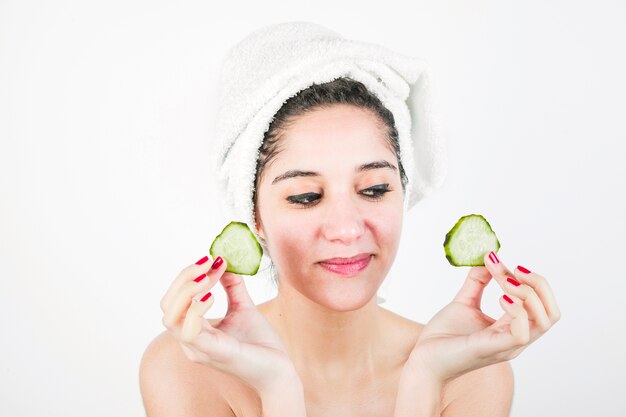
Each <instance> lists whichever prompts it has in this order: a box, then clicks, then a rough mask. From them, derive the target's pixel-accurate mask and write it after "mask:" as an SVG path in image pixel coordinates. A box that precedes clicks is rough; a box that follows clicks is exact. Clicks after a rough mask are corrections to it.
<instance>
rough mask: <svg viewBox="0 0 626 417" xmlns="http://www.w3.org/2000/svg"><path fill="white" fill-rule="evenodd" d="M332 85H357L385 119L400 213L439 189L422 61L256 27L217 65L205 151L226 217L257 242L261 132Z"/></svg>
mask: <svg viewBox="0 0 626 417" xmlns="http://www.w3.org/2000/svg"><path fill="white" fill-rule="evenodd" d="M340 77H348V78H351V79H353V80H355V81H359V82H361V83H363V84H364V85H365V87H366V88H367V89H368V90H369V91H370V92H371V93H373V94H374V95H375V96H376V97H378V99H380V101H381V102H382V104H383V105H384V106H385V107H386V108H387V109H388V110H389V111H390V112H391V113H392V114H393V117H394V120H395V125H396V129H397V130H398V139H399V144H400V158H401V162H402V165H403V166H404V169H405V172H406V175H407V177H408V184H407V189H406V196H405V209H406V210H408V209H409V208H411V207H412V206H414V205H415V203H417V202H418V201H420V200H421V199H422V198H424V197H426V196H428V195H429V194H431V193H432V192H434V191H435V190H436V189H438V188H440V187H441V186H442V184H443V181H444V179H445V177H446V173H447V155H446V149H445V143H444V140H443V138H442V137H441V136H440V133H439V127H438V120H437V118H436V115H435V111H434V109H433V108H432V107H433V106H432V97H431V93H430V86H429V79H428V70H427V68H426V64H425V62H424V61H423V60H421V59H418V58H413V57H409V56H405V55H402V54H399V53H396V52H394V51H391V50H389V49H386V48H384V47H382V46H379V45H375V44H370V43H365V42H359V41H355V40H350V39H345V38H344V37H342V36H341V35H339V34H338V33H336V32H334V31H332V30H330V29H328V28H326V27H323V26H320V25H318V24H314V23H310V22H288V23H280V24H274V25H271V26H267V27H263V28H261V29H258V30H256V31H254V32H252V33H251V34H249V35H248V36H247V37H246V38H244V39H243V40H242V41H240V42H239V43H238V44H236V45H235V46H234V47H233V48H232V49H231V50H230V51H229V52H228V53H227V55H226V57H225V59H224V61H223V64H222V68H221V75H220V81H219V97H218V100H219V103H218V114H217V119H216V134H215V138H214V140H215V145H214V147H213V149H212V150H213V154H212V165H213V168H214V169H215V174H216V177H217V179H218V183H219V187H220V192H221V194H220V195H221V198H222V199H223V202H224V203H225V206H226V209H227V210H228V211H229V215H230V217H231V218H232V219H233V220H238V221H243V222H245V223H247V224H248V225H249V226H250V227H251V229H252V230H253V232H254V233H255V234H256V235H257V237H258V234H257V230H256V224H255V220H254V207H253V201H252V196H253V188H254V181H255V175H256V163H257V158H258V155H259V148H260V146H261V144H262V142H263V138H264V135H265V132H266V131H267V130H268V128H269V125H270V123H271V122H272V120H273V117H274V115H275V114H276V112H277V111H278V110H279V109H280V108H281V106H282V105H283V104H284V103H285V102H286V101H287V100H288V99H289V98H291V97H293V96H295V95H296V94H297V93H298V92H299V91H301V90H304V89H306V88H307V87H309V86H311V85H312V84H322V83H326V82H330V81H333V80H335V79H337V78H340Z"/></svg>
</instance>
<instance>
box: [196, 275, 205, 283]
mask: <svg viewBox="0 0 626 417" xmlns="http://www.w3.org/2000/svg"><path fill="white" fill-rule="evenodd" d="M204 277H206V274H202V275H200V276H199V277H198V278H195V279H194V281H196V282H200V281H202V280H203V279H204Z"/></svg>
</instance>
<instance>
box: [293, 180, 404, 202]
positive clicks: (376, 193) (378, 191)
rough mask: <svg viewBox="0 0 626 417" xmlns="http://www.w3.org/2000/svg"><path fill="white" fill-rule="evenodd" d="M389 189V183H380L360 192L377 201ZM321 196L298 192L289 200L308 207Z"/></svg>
mask: <svg viewBox="0 0 626 417" xmlns="http://www.w3.org/2000/svg"><path fill="white" fill-rule="evenodd" d="M389 191H392V190H391V189H390V188H389V184H378V185H375V186H373V187H370V188H366V189H365V190H363V191H361V193H360V194H361V195H363V196H364V197H366V198H367V199H369V200H374V201H377V200H380V199H382V198H383V196H384V195H385V194H386V193H388V192H389ZM365 192H372V193H373V195H367V194H363V193H365ZM320 197H321V195H320V194H317V193H304V194H298V195H291V196H289V197H287V201H288V202H289V203H291V204H295V205H297V206H301V207H302V208H307V207H313V206H314V205H316V204H317V202H318V201H319V198H320ZM312 198H314V199H315V200H313V201H310V199H312ZM307 200H309V201H307Z"/></svg>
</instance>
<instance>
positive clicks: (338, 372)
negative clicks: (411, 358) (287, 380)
mask: <svg viewBox="0 0 626 417" xmlns="http://www.w3.org/2000/svg"><path fill="white" fill-rule="evenodd" d="M266 311H267V313H268V314H267V316H268V319H269V320H270V322H271V323H272V325H273V326H274V327H275V328H276V330H277V331H278V333H279V334H280V335H281V337H282V338H283V341H284V342H285V345H286V347H287V350H288V352H289V355H290V356H291V358H292V360H293V361H294V365H295V366H296V369H297V370H298V371H299V372H300V373H301V374H305V375H307V376H308V377H311V378H314V379H316V380H317V379H318V378H319V379H322V380H325V381H327V382H331V381H333V380H337V381H339V380H343V381H345V379H346V378H359V377H365V376H373V375H377V374H379V372H380V370H379V369H377V365H378V363H376V361H375V360H374V359H375V358H380V357H381V353H382V352H380V349H381V348H382V344H381V343H380V341H381V334H382V330H383V329H382V328H381V327H382V326H381V309H380V308H379V307H378V305H377V304H376V296H374V297H372V299H371V300H370V301H369V302H368V303H367V304H365V305H364V306H363V307H361V308H359V309H358V310H353V311H348V312H337V311H333V310H330V309H328V308H325V307H323V306H321V305H319V304H317V303H315V302H313V301H311V300H310V299H308V298H307V297H305V296H304V295H302V294H301V293H299V292H298V291H296V290H295V289H294V288H292V287H289V286H281V288H280V290H279V294H278V296H277V297H276V298H275V299H273V300H272V301H270V302H269V303H267V310H266ZM362 382H366V381H362Z"/></svg>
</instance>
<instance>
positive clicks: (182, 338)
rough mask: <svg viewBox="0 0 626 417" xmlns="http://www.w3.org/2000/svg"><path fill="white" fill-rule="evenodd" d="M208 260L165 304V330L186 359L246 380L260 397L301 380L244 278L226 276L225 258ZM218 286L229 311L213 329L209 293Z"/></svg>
mask: <svg viewBox="0 0 626 417" xmlns="http://www.w3.org/2000/svg"><path fill="white" fill-rule="evenodd" d="M204 259H205V258H203V259H201V260H200V261H198V263H200V264H198V263H197V264H195V265H190V266H188V267H186V268H184V269H183V270H182V271H181V272H180V274H179V275H178V277H176V279H175V280H174V282H173V283H172V285H171V286H170V288H169V290H168V291H167V293H166V294H165V296H164V297H163V299H162V300H161V309H162V310H163V313H164V315H163V324H164V325H165V327H166V328H167V329H168V330H169V331H170V332H171V333H172V334H173V335H174V336H175V337H176V338H177V339H178V341H179V343H180V345H181V346H182V348H183V351H184V352H185V355H186V356H187V357H188V358H189V359H190V360H192V361H194V362H196V363H201V364H205V365H207V366H211V367H213V368H217V369H219V370H222V371H224V372H227V373H229V374H231V375H234V376H236V377H239V378H241V379H242V380H244V381H245V382H247V383H248V384H250V385H251V386H252V387H253V388H255V389H256V390H257V391H258V392H260V393H262V392H264V391H268V392H269V391H271V390H272V389H273V387H279V386H280V384H283V385H285V384H289V383H290V382H292V381H293V378H298V377H297V373H296V371H295V368H294V366H293V363H292V361H291V359H290V358H289V355H288V354H287V350H286V349H285V346H284V345H283V343H282V341H281V339H280V337H279V336H278V334H277V333H276V332H275V330H274V328H273V327H272V325H271V324H270V323H269V322H268V321H267V319H266V318H265V317H264V316H263V315H262V314H261V313H260V312H259V311H258V310H257V309H256V307H255V305H254V303H253V302H252V299H251V298H250V296H249V294H248V292H247V290H246V286H245V284H244V281H243V278H242V277H241V276H239V275H236V274H233V273H230V272H225V271H226V262H225V261H223V260H222V258H220V257H218V258H216V260H215V262H213V264H211V263H210V262H206V260H204ZM203 260H204V262H202V261H203ZM218 280H219V281H220V283H221V284H222V286H223V287H224V289H225V291H226V295H227V297H228V311H227V313H226V315H225V317H224V318H223V319H221V320H217V321H214V323H213V324H211V323H209V321H208V320H206V319H205V318H204V314H205V313H206V312H207V311H208V310H209V309H210V308H211V305H212V304H213V296H212V295H209V290H210V289H211V288H212V287H213V286H214V285H215V284H216V283H217V281H218ZM207 295H209V296H208V297H206V296H207ZM202 300H204V301H202ZM298 381H299V380H298Z"/></svg>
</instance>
